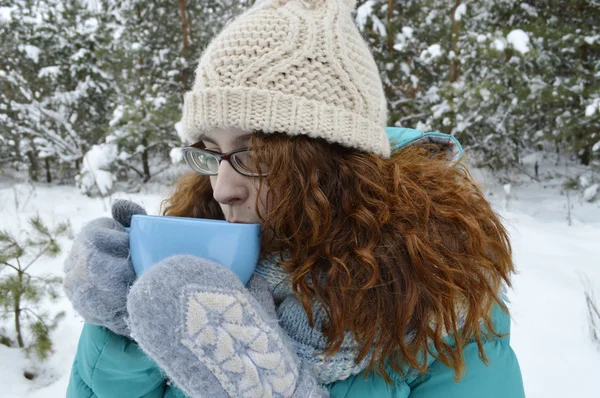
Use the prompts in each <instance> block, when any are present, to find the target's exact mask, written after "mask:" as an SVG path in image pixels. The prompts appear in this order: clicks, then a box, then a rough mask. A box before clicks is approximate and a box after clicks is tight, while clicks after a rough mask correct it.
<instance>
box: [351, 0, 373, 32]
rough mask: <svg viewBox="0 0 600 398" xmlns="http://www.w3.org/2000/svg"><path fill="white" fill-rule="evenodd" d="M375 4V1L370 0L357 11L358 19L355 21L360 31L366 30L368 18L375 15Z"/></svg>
mask: <svg viewBox="0 0 600 398" xmlns="http://www.w3.org/2000/svg"><path fill="white" fill-rule="evenodd" d="M374 4H375V1H374V0H369V1H366V2H364V3H363V4H362V5H361V6H360V7H358V8H357V9H356V17H355V18H354V20H355V21H356V24H357V25H358V28H359V29H361V30H362V29H364V27H365V24H366V23H367V18H369V16H371V15H372V14H373V5H374Z"/></svg>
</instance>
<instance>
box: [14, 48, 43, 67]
mask: <svg viewBox="0 0 600 398" xmlns="http://www.w3.org/2000/svg"><path fill="white" fill-rule="evenodd" d="M18 49H19V51H23V52H25V54H26V55H27V57H28V58H29V59H31V60H32V61H33V62H35V63H36V64H37V63H38V61H39V60H40V53H41V52H42V50H41V49H40V48H39V47H36V46H32V45H31V44H19V47H18Z"/></svg>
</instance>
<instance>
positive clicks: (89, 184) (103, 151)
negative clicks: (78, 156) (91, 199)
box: [77, 143, 117, 196]
mask: <svg viewBox="0 0 600 398" xmlns="http://www.w3.org/2000/svg"><path fill="white" fill-rule="evenodd" d="M116 159H117V145H115V144H112V143H111V144H100V145H93V146H92V148H91V149H90V150H89V151H88V152H87V153H86V154H85V156H84V157H83V166H82V168H81V173H80V174H79V176H78V181H77V182H78V186H79V187H80V189H81V191H82V192H83V193H93V192H94V190H95V189H96V188H97V189H98V191H99V192H100V194H101V195H103V196H104V195H106V194H108V193H109V191H110V190H111V189H112V186H113V183H114V182H115V180H116V177H115V176H114V175H113V174H112V173H111V172H110V171H109V170H108V169H109V168H110V166H111V165H112V164H113V163H114V161H115V160H116Z"/></svg>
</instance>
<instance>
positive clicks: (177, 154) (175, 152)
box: [169, 148, 183, 164]
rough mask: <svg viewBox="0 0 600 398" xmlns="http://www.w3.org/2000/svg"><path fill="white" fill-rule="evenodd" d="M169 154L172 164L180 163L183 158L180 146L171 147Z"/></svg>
mask: <svg viewBox="0 0 600 398" xmlns="http://www.w3.org/2000/svg"><path fill="white" fill-rule="evenodd" d="M169 156H170V157H171V163H173V164H177V163H181V161H182V160H183V154H182V153H181V148H173V149H171V151H169Z"/></svg>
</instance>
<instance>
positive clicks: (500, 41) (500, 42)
mask: <svg viewBox="0 0 600 398" xmlns="http://www.w3.org/2000/svg"><path fill="white" fill-rule="evenodd" d="M492 48H493V49H494V50H496V51H504V49H505V48H506V40H505V39H504V38H503V37H497V38H495V39H494V41H492Z"/></svg>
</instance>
